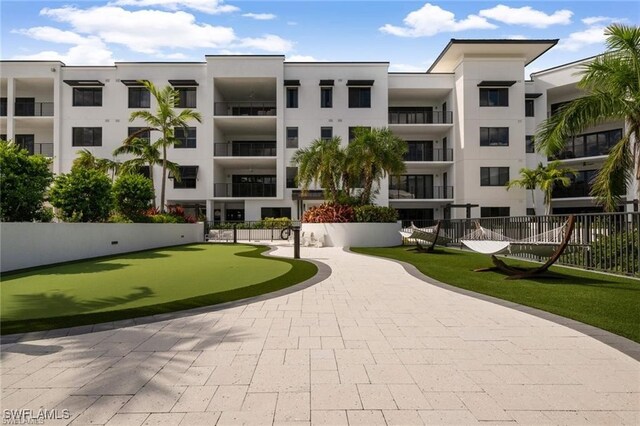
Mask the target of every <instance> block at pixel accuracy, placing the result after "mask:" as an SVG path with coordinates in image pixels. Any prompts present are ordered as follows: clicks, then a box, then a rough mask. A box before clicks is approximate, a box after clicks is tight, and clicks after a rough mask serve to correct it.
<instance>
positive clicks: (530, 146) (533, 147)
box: [524, 135, 536, 154]
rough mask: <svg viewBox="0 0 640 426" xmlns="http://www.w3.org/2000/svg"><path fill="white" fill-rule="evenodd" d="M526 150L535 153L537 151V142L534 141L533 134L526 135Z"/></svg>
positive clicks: (528, 152)
mask: <svg viewBox="0 0 640 426" xmlns="http://www.w3.org/2000/svg"><path fill="white" fill-rule="evenodd" d="M524 145H525V152H526V153H527V154H533V153H535V152H536V144H535V143H534V142H533V136H531V135H527V136H525V137H524Z"/></svg>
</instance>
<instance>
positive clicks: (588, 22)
mask: <svg viewBox="0 0 640 426" xmlns="http://www.w3.org/2000/svg"><path fill="white" fill-rule="evenodd" d="M613 20H615V19H614V18H609V17H608V16H590V17H588V18H584V19H582V23H583V24H585V25H593V24H599V23H602V22H610V21H613Z"/></svg>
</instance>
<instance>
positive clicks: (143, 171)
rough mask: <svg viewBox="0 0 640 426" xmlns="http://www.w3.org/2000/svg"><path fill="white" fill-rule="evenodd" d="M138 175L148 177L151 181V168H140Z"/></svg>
mask: <svg viewBox="0 0 640 426" xmlns="http://www.w3.org/2000/svg"><path fill="white" fill-rule="evenodd" d="M138 174H139V175H142V176H144V177H146V178H147V179H151V171H150V170H149V166H138Z"/></svg>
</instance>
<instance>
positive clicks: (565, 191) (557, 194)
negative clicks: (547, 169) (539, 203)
mask: <svg viewBox="0 0 640 426" xmlns="http://www.w3.org/2000/svg"><path fill="white" fill-rule="evenodd" d="M590 192H591V185H589V184H588V183H587V182H576V183H573V184H572V185H571V186H569V187H567V188H565V187H558V186H556V187H555V188H554V189H553V199H557V198H578V197H591V194H590Z"/></svg>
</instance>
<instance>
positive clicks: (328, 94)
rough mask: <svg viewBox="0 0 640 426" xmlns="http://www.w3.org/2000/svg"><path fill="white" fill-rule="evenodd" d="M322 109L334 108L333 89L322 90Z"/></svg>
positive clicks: (324, 88)
mask: <svg viewBox="0 0 640 426" xmlns="http://www.w3.org/2000/svg"><path fill="white" fill-rule="evenodd" d="M320 108H333V87H321V88H320Z"/></svg>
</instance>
